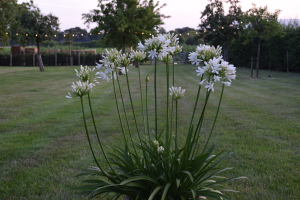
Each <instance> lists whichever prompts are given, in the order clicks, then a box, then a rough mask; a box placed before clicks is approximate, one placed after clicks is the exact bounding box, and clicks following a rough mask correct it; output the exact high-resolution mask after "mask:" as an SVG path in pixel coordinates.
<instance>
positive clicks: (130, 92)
mask: <svg viewBox="0 0 300 200" xmlns="http://www.w3.org/2000/svg"><path fill="white" fill-rule="evenodd" d="M126 69H127V68H126V67H125V71H126V80H127V87H128V93H129V98H130V103H131V108H132V113H133V119H134V122H135V127H136V130H137V133H138V136H139V140H140V143H141V145H143V144H142V139H141V136H140V132H139V128H138V125H137V121H136V117H135V112H134V108H133V102H132V97H131V92H130V86H129V79H128V72H127V70H126Z"/></svg>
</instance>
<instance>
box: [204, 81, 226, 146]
mask: <svg viewBox="0 0 300 200" xmlns="http://www.w3.org/2000/svg"><path fill="white" fill-rule="evenodd" d="M223 91H224V84H223V87H222V92H221V96H220V101H219V105H218V109H217V113H216V117H215V120H214V123H213V126H212V128H211V131H210V134H209V137H208V139H207V141H206V144H205V146H204V149H203V152H204V151H205V149H206V147H207V145H208V142H209V140H210V137H211V134H212V132H213V130H214V127H215V123H216V121H217V117H218V114H219V109H220V106H221V101H222V97H223Z"/></svg>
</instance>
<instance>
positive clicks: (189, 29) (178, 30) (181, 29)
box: [175, 27, 195, 34]
mask: <svg viewBox="0 0 300 200" xmlns="http://www.w3.org/2000/svg"><path fill="white" fill-rule="evenodd" d="M175 31H177V32H178V33H179V34H183V33H186V32H189V31H195V29H194V28H190V27H183V28H176V29H175Z"/></svg>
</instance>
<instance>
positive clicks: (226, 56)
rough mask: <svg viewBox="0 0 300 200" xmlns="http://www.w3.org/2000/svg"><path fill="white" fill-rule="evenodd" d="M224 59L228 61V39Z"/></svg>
mask: <svg viewBox="0 0 300 200" xmlns="http://www.w3.org/2000/svg"><path fill="white" fill-rule="evenodd" d="M224 60H225V61H226V62H228V42H227V40H226V41H225V46H224Z"/></svg>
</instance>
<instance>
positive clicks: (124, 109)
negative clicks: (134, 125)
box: [117, 74, 136, 152]
mask: <svg viewBox="0 0 300 200" xmlns="http://www.w3.org/2000/svg"><path fill="white" fill-rule="evenodd" d="M117 81H118V86H119V91H120V96H121V99H122V105H123V111H124V114H125V119H126V123H127V127H128V132H129V136H130V140H131V143H132V146H133V149H134V151H135V152H136V149H135V146H134V145H133V139H132V135H131V130H130V126H129V122H128V117H127V113H126V108H125V104H124V99H123V94H122V89H121V85H120V81H119V75H118V74H117Z"/></svg>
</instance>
